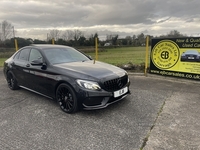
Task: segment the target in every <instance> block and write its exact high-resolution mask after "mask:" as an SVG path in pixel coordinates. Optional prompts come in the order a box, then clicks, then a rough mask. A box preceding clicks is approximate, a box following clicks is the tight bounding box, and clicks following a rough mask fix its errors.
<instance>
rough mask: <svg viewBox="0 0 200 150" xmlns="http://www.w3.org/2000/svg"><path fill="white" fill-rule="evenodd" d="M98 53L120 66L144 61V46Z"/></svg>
mask: <svg viewBox="0 0 200 150" xmlns="http://www.w3.org/2000/svg"><path fill="white" fill-rule="evenodd" d="M86 54H88V55H90V56H91V57H92V58H93V59H94V58H95V52H94V51H93V52H86ZM98 54H99V55H98V60H99V61H102V62H106V63H110V64H113V65H117V66H122V65H125V64H128V63H131V64H136V65H138V64H141V63H145V47H119V48H105V49H104V50H103V51H101V52H99V53H98ZM9 55H10V54H9ZM2 56H3V55H2ZM7 58H8V57H6V58H0V67H2V66H3V62H4V61H5V60H6V59H7Z"/></svg>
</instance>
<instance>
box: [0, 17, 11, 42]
mask: <svg viewBox="0 0 200 150" xmlns="http://www.w3.org/2000/svg"><path fill="white" fill-rule="evenodd" d="M12 31H13V26H12V24H11V23H9V22H8V21H6V20H4V21H3V22H2V23H1V32H0V33H1V34H0V36H1V40H2V41H5V40H7V39H10V38H11V37H12V36H14V35H12V34H13V33H12Z"/></svg>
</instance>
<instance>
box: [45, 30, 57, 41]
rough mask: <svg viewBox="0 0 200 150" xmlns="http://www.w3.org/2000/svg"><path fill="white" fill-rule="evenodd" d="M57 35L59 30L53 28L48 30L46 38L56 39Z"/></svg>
mask: <svg viewBox="0 0 200 150" xmlns="http://www.w3.org/2000/svg"><path fill="white" fill-rule="evenodd" d="M59 36H60V30H57V29H53V30H50V32H49V36H48V39H53V38H54V39H55V40H58V39H59Z"/></svg>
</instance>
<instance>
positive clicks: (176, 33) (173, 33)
mask: <svg viewBox="0 0 200 150" xmlns="http://www.w3.org/2000/svg"><path fill="white" fill-rule="evenodd" d="M167 37H169V38H177V37H184V35H183V34H181V33H180V32H179V31H177V30H172V31H170V32H169V33H168V34H167Z"/></svg>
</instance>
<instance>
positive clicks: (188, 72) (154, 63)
mask: <svg viewBox="0 0 200 150" xmlns="http://www.w3.org/2000/svg"><path fill="white" fill-rule="evenodd" d="M150 73H153V74H159V75H164V76H173V77H181V78H187V79H195V80H200V37H185V38H170V39H152V48H151V56H150Z"/></svg>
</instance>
